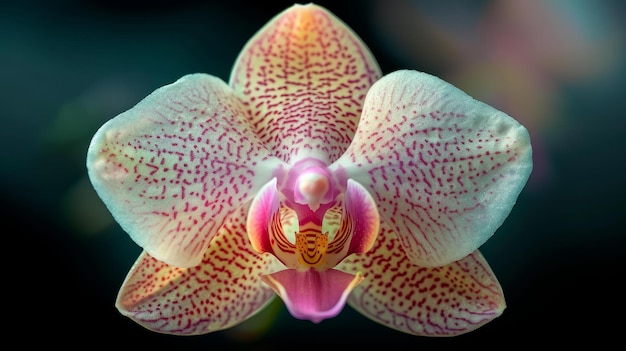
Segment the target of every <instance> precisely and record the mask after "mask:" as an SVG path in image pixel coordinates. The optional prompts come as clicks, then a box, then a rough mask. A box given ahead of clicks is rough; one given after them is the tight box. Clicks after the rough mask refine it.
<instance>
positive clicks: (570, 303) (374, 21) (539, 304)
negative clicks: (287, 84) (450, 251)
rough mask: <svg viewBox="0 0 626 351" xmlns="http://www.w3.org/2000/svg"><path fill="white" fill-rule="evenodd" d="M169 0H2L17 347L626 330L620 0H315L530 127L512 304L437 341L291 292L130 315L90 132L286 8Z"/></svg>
mask: <svg viewBox="0 0 626 351" xmlns="http://www.w3.org/2000/svg"><path fill="white" fill-rule="evenodd" d="M172 3H173V2H169V1H152V2H149V3H148V2H134V1H119V0H118V1H70V0H61V1H33V0H31V1H4V2H2V3H0V118H1V121H2V127H1V128H0V164H1V173H0V177H1V178H0V181H1V182H2V183H1V184H2V187H1V188H0V191H1V193H0V201H1V202H2V205H3V210H2V218H3V220H4V221H3V222H4V229H3V230H2V235H3V237H5V238H6V239H8V240H6V241H5V242H4V245H3V250H2V251H3V252H4V255H3V258H4V262H5V265H4V271H5V272H6V274H4V277H5V278H4V279H3V285H2V290H3V296H4V298H3V299H2V301H3V303H4V306H2V307H1V308H2V310H3V311H4V313H3V314H2V316H3V318H4V324H3V325H8V329H7V328H6V327H4V330H5V332H4V333H3V334H4V335H5V336H8V337H9V338H10V339H13V338H15V341H16V342H18V343H19V344H20V345H29V344H33V345H40V344H41V343H44V345H48V346H59V347H64V346H72V347H85V348H86V347H94V346H96V347H97V346H101V347H129V348H130V347H134V346H138V347H141V348H148V347H153V346H158V347H161V348H168V347H175V348H177V349H184V350H195V349H205V350H211V349H220V350H224V349H249V350H265V349H283V348H300V347H307V348H308V347H320V348H321V347H324V348H335V346H336V345H339V346H343V345H346V346H351V347H363V346H366V347H394V346H402V347H403V348H407V349H408V348H410V349H424V348H426V347H428V348H435V349H447V348H453V347H454V348H458V347H461V346H470V347H487V348H501V347H509V346H518V345H549V346H559V347H564V346H569V345H577V344H579V343H581V342H587V341H588V342H592V343H593V344H595V345H596V346H598V347H599V346H601V345H604V344H607V345H608V344H610V343H613V342H616V340H618V339H617V337H619V336H620V333H623V329H624V327H625V326H626V325H625V323H624V322H623V320H624V312H625V311H624V310H625V309H624V304H625V300H624V299H625V297H624V289H623V288H622V285H623V282H624V271H625V268H626V265H625V264H624V258H625V257H626V255H625V253H626V250H625V246H624V245H625V239H624V235H622V234H621V232H622V231H623V229H622V227H623V225H624V212H625V210H626V206H625V200H624V196H625V195H626V191H625V179H624V170H625V167H624V163H625V162H626V156H625V154H624V151H626V150H625V148H624V146H625V143H624V139H625V135H624V134H625V132H626V128H625V127H626V124H625V122H624V117H625V116H624V115H625V113H624V111H625V107H626V103H625V100H626V99H625V98H624V93H623V89H624V88H625V84H626V83H625V80H624V77H625V73H626V70H625V68H626V65H625V63H626V60H625V56H624V53H625V50H624V43H625V42H626V40H625V38H624V36H625V25H624V23H625V20H626V18H624V17H625V12H626V11H624V10H625V8H624V5H623V2H621V1H617V0H615V1H594V0H586V1H585V0H572V1H557V0H549V1H544V0H514V1H456V2H455V1H437V2H434V1H404V0H389V1H385V0H378V1H375V0H371V1H334V2H332V1H319V2H317V3H318V4H320V5H323V6H325V7H327V8H328V9H329V10H330V11H332V12H333V13H335V14H336V15H337V16H338V17H339V18H341V19H342V20H343V21H344V22H346V23H347V24H348V25H349V26H350V27H352V28H353V29H354V30H355V32H356V33H357V34H358V35H359V36H361V37H362V38H363V40H364V41H365V42H366V43H367V44H368V46H369V47H370V49H371V50H372V52H373V53H374V56H375V57H376V58H377V59H378V61H379V63H380V65H381V68H382V70H383V72H384V73H388V72H391V71H393V70H396V69H400V68H410V69H416V70H421V71H426V72H429V73H431V74H435V75H438V76H440V77H441V78H444V79H446V80H447V81H449V82H451V83H452V84H454V85H457V86H459V87H460V88H462V89H464V90H465V91H466V92H468V93H469V94H470V95H472V96H474V97H475V98H477V99H479V100H482V101H485V102H487V103H489V104H491V105H493V106H495V107H497V108H499V109H501V110H503V111H505V112H507V113H508V114H510V115H512V116H513V117H515V118H516V119H518V120H519V121H520V122H522V123H523V124H524V125H526V126H527V128H528V129H529V131H530V133H531V138H532V141H533V148H534V159H535V169H534V171H533V174H532V175H531V178H530V180H529V182H528V184H527V186H526V188H525V189H524V191H523V192H522V194H521V196H520V198H519V199H518V203H517V205H516V207H514V209H513V212H512V213H511V215H510V217H509V218H508V219H507V221H506V222H505V223H504V225H503V226H502V227H501V228H500V229H499V230H498V231H497V232H496V234H495V235H494V236H493V237H492V238H491V239H490V240H489V241H488V242H487V243H486V244H485V245H484V246H483V247H482V248H481V251H482V252H483V254H484V255H485V256H486V258H487V260H488V261H489V263H490V265H491V267H492V269H493V270H494V272H495V273H496V275H497V276H498V278H499V279H500V282H501V284H502V286H503V289H504V292H505V296H506V298H507V305H508V307H507V309H506V310H505V312H504V314H503V315H502V316H501V317H500V318H498V319H496V320H494V321H492V322H491V323H489V324H487V325H486V326H484V327H482V328H481V329H479V330H477V331H475V332H472V333H469V334H466V335H463V336H459V337H455V338H425V337H414V336H410V335H406V334H403V333H400V332H396V331H394V330H391V329H387V328H385V327H382V326H379V325H378V324H376V323H374V322H371V321H370V320H368V319H366V318H365V317H363V316H361V315H359V314H358V313H356V312H354V311H353V310H351V309H350V308H349V307H346V308H345V310H344V311H343V312H342V313H341V314H340V315H339V316H338V317H336V318H333V319H330V320H327V321H324V322H322V323H321V324H318V325H315V324H312V323H310V322H307V321H299V320H296V319H294V318H292V317H291V316H290V315H289V314H288V313H287V312H286V310H285V309H284V308H283V307H282V305H281V302H279V301H278V302H277V303H275V304H273V305H271V306H270V308H268V309H267V310H266V311H264V312H262V313H260V314H259V315H258V316H257V317H255V318H254V319H253V320H252V321H251V322H249V323H245V324H244V325H243V326H242V327H238V328H235V329H233V330H229V331H223V332H216V333H213V334H208V335H204V336H198V337H175V336H168V335H161V334H157V333H153V332H149V331H147V330H145V329H143V328H142V327H140V326H138V325H136V324H135V323H134V322H132V321H131V320H129V319H126V318H124V317H122V316H121V315H119V313H118V312H117V310H116V309H115V307H114V300H115V296H116V294H117V290H118V289H119V287H120V285H121V283H122V281H123V279H124V277H125V275H126V273H127V272H128V270H129V269H130V267H131V265H132V263H133V262H134V261H135V259H136V257H137V255H138V254H139V253H140V248H139V247H137V246H136V245H135V244H134V243H133V242H132V241H131V240H130V238H128V236H127V235H126V234H125V233H124V232H123V231H121V229H120V228H119V227H118V226H117V225H116V224H115V222H114V221H113V220H112V218H111V217H110V216H109V214H108V212H107V211H106V209H105V208H104V206H103V205H102V204H101V202H100V200H99V199H98V198H97V196H96V195H95V193H94V192H93V190H92V188H91V186H90V184H89V181H88V179H87V177H86V170H85V155H86V148H87V145H88V143H89V140H90V138H91V136H92V135H93V133H95V131H96V130H97V128H98V127H99V126H100V125H102V124H103V123H104V122H105V121H106V120H108V119H110V118H112V117H114V116H115V115H117V114H118V113H121V112H123V111H125V110H126V109H128V108H130V107H132V106H133V105H134V104H135V103H137V102H138V101H139V100H141V99H142V98H143V97H145V96H146V95H147V94H149V93H150V92H152V91H153V90H154V89H156V88H158V87H160V86H162V85H165V84H168V83H171V82H173V81H174V80H176V79H178V78H179V77H180V76H182V75H184V74H187V73H192V72H205V73H210V74H213V75H215V76H218V77H220V78H222V79H224V80H227V79H228V77H229V73H230V68H231V67H232V65H233V62H234V60H235V58H236V56H237V54H238V52H239V50H240V49H241V47H242V46H243V45H244V44H245V42H246V41H247V40H248V39H249V38H250V37H251V36H252V35H253V34H254V33H255V32H256V31H257V30H258V29H260V28H261V26H262V25H263V24H265V23H266V22H267V21H268V20H269V19H271V18H272V17H273V16H274V15H276V14H278V13H279V12H280V11H282V10H284V9H285V8H287V7H289V6H290V5H291V4H292V2H287V1H273V2H270V1H267V2H262V1H252V0H249V1H242V0H230V1H224V2H211V1H204V2H200V1H177V2H176V5H173V4H172ZM259 326H260V327H259ZM246 330H247V331H248V332H246ZM250 330H252V331H253V332H250ZM254 330H256V332H254ZM5 340H6V338H5ZM619 340H621V339H619Z"/></svg>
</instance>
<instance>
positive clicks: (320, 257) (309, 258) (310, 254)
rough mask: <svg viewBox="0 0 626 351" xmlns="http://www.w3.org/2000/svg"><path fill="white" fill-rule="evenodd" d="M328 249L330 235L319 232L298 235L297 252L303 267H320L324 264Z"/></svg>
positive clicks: (306, 232)
mask: <svg viewBox="0 0 626 351" xmlns="http://www.w3.org/2000/svg"><path fill="white" fill-rule="evenodd" d="M327 249H328V233H324V234H322V233H320V232H319V228H318V229H317V230H310V231H306V230H305V231H301V232H298V233H296V250H297V252H298V262H299V263H300V264H301V265H302V267H307V268H309V267H313V268H317V267H320V266H321V265H322V264H323V263H324V256H325V255H326V250H327Z"/></svg>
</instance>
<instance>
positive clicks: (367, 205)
mask: <svg viewBox="0 0 626 351" xmlns="http://www.w3.org/2000/svg"><path fill="white" fill-rule="evenodd" d="M342 212H343V213H342V215H341V222H340V224H339V227H338V228H337V233H336V234H335V235H334V237H333V239H332V241H331V242H330V243H329V244H328V249H327V251H326V261H327V266H328V267H330V268H332V267H335V266H336V265H337V264H338V263H339V262H341V260H343V259H344V258H345V257H346V256H349V255H351V254H360V253H364V252H367V251H369V250H370V249H371V248H372V246H373V245H374V242H375V241H376V236H377V235H378V229H379V226H380V218H379V217H378V210H377V209H376V203H375V202H374V200H373V199H372V196H371V195H370V194H369V193H368V192H367V190H366V189H365V188H363V186H362V185H361V184H359V183H357V182H355V181H353V180H352V179H348V185H347V188H346V192H345V194H344V197H343V211H342ZM329 215H330V217H329V219H330V218H331V217H332V216H333V213H332V212H331V213H330V214H329Z"/></svg>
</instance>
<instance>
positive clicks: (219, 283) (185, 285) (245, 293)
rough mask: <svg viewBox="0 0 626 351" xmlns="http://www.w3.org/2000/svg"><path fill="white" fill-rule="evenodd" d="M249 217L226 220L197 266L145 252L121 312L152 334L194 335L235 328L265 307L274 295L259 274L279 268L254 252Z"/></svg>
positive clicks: (120, 305)
mask: <svg viewBox="0 0 626 351" xmlns="http://www.w3.org/2000/svg"><path fill="white" fill-rule="evenodd" d="M245 214H246V211H245V209H244V208H241V209H239V210H238V211H236V212H235V213H234V215H232V216H230V217H229V218H228V220H227V222H226V223H225V224H224V226H223V227H222V228H221V230H220V231H219V233H218V234H217V236H216V237H215V238H214V239H213V241H212V242H211V245H210V246H209V248H208V250H206V252H205V253H204V258H203V260H202V263H201V264H200V265H199V266H196V267H191V268H185V269H183V268H176V267H172V266H169V265H167V264H165V263H163V262H161V261H158V260H156V259H154V258H152V257H151V256H149V255H148V254H146V253H145V252H144V253H143V254H142V255H141V256H140V257H139V259H138V260H137V262H136V263H135V265H134V267H133V268H132V270H131V271H130V273H129V274H128V276H127V278H126V281H125V282H124V284H123V287H122V289H121V290H120V293H119V295H118V300H117V307H118V308H119V309H120V312H121V313H122V314H124V315H126V316H128V317H130V318H132V319H133V320H134V321H136V322H137V323H139V324H141V325H142V326H144V327H146V328H148V329H151V330H154V331H158V332H161V333H168V334H177V335H196V334H204V333H208V332H212V331H217V330H221V329H225V328H228V327H231V326H234V325H236V324H238V323H240V322H242V321H243V320H245V319H246V318H248V317H250V316H251V315H252V314H253V313H255V312H257V311H258V310H260V309H261V308H263V307H264V306H265V305H266V304H267V303H268V302H269V301H270V300H271V299H272V298H273V297H274V296H275V294H274V292H273V291H272V290H271V289H270V288H269V286H267V285H265V284H264V283H262V282H261V279H260V275H261V274H267V273H271V272H273V271H275V270H277V269H278V268H279V267H280V264H278V263H277V261H276V260H275V259H274V257H273V256H271V255H261V254H257V253H256V252H255V251H254V250H253V249H252V247H251V246H250V243H249V240H248V238H247V235H246V229H245V223H244V220H243V219H244V218H245Z"/></svg>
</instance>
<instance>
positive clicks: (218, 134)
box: [88, 74, 279, 267]
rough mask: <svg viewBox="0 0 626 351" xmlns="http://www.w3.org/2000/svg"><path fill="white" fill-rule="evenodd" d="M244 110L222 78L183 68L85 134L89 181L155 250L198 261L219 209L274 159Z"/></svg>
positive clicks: (242, 193)
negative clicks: (170, 81) (88, 141)
mask: <svg viewBox="0 0 626 351" xmlns="http://www.w3.org/2000/svg"><path fill="white" fill-rule="evenodd" d="M243 110H244V109H243V106H242V105H241V103H240V101H239V100H238V99H237V98H236V97H235V96H234V94H233V93H232V90H230V88H229V87H228V86H227V85H226V84H225V83H224V82H222V81H220V80H218V79H217V78H214V77H211V76H208V75H203V74H196V75H190V76H186V77H183V78H181V79H180V80H179V81H177V82H176V83H174V84H172V85H168V86H165V87H163V88H160V89H158V90H156V91H155V92H154V93H152V94H151V95H150V96H148V97H147V98H146V99H144V100H143V101H142V102H140V103H139V104H138V105H137V106H135V107H134V108H133V109H131V110H129V111H127V112H125V113H123V114H121V115H120V116H118V117H116V118H115V119H113V120H111V121H109V122H108V123H107V124H105V125H104V126H103V127H102V128H101V129H100V130H99V131H98V133H97V134H96V136H95V137H94V139H93V141H92V144H91V146H90V150H89V157H88V168H89V171H90V176H91V179H92V182H93V184H94V187H95V189H96V190H97V191H98V193H99V194H100V196H101V197H102V199H103V200H104V202H105V203H106V204H107V206H108V207H109V209H110V210H111V212H112V214H113V215H114V217H115V218H116V219H117V220H118V222H119V223H120V225H121V226H122V227H123V228H124V229H125V230H126V231H127V232H128V233H129V234H130V236H131V237H132V238H133V239H134V240H135V241H136V242H137V243H138V244H139V245H140V246H141V247H143V248H144V249H145V250H146V251H148V252H149V253H150V254H151V255H152V256H154V257H155V258H157V259H160V260H163V261H165V262H167V263H169V264H173V265H177V266H183V267H188V266H191V265H195V264H197V263H198V262H199V261H200V259H201V258H202V255H203V253H204V251H205V250H206V248H207V247H208V245H209V241H210V240H211V238H212V237H213V235H215V233H216V232H217V230H218V229H219V227H220V225H221V224H222V222H223V220H224V218H225V217H226V216H227V215H228V214H229V213H230V212H231V211H233V210H234V209H235V208H236V207H237V206H240V205H241V204H242V203H243V202H245V201H247V200H248V199H249V198H250V197H251V196H253V195H254V193H255V190H256V189H257V188H258V187H256V186H257V183H255V181H256V179H258V178H255V177H256V176H257V172H259V171H263V170H264V169H265V168H263V167H267V168H269V169H271V168H272V167H273V166H274V165H276V162H279V161H278V160H277V159H274V160H275V162H274V163H272V158H271V157H269V151H268V150H267V149H266V148H265V147H264V146H263V145H262V144H261V143H260V142H259V140H258V139H257V138H256V136H255V135H254V134H253V132H252V131H251V129H250V128H249V125H248V123H247V120H246V119H245V112H244V111H243ZM267 178H268V179H262V180H261V181H260V182H259V184H258V185H262V184H263V183H264V182H266V181H267V180H269V176H267Z"/></svg>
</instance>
